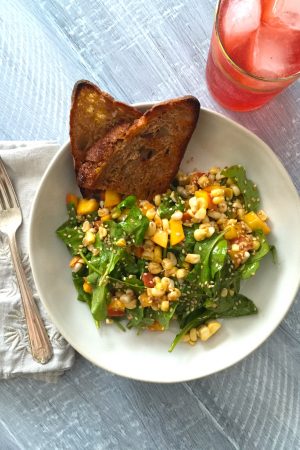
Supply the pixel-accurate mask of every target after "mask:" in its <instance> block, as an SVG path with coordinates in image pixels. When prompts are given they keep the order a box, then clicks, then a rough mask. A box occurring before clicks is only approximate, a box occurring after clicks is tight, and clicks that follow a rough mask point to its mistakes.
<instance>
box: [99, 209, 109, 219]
mask: <svg viewBox="0 0 300 450" xmlns="http://www.w3.org/2000/svg"><path fill="white" fill-rule="evenodd" d="M108 214H109V209H107V208H99V209H98V216H99V217H104V216H107V215H108Z"/></svg>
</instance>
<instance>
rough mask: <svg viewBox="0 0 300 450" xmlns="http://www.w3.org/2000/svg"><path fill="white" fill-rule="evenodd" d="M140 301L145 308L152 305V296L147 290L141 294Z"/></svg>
mask: <svg viewBox="0 0 300 450" xmlns="http://www.w3.org/2000/svg"><path fill="white" fill-rule="evenodd" d="M139 301H140V303H141V305H142V307H143V308H147V307H148V306H151V305H152V300H151V297H149V296H148V295H147V294H146V292H143V293H142V294H141V295H140V296H139Z"/></svg>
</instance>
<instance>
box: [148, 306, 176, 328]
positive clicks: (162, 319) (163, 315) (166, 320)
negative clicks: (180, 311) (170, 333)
mask: <svg viewBox="0 0 300 450" xmlns="http://www.w3.org/2000/svg"><path fill="white" fill-rule="evenodd" d="M177 305H178V303H175V304H172V305H171V306H170V309H169V311H168V312H163V311H153V317H155V319H156V320H157V321H158V322H159V323H160V325H161V326H162V327H164V330H167V329H168V328H169V325H170V320H171V319H172V317H173V316H174V314H175V311H176V308H177Z"/></svg>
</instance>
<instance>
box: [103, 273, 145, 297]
mask: <svg viewBox="0 0 300 450" xmlns="http://www.w3.org/2000/svg"><path fill="white" fill-rule="evenodd" d="M108 278H109V280H110V281H111V282H112V284H114V283H116V284H121V285H123V287H124V288H129V289H132V290H133V291H134V292H135V293H136V294H140V293H141V292H143V291H144V290H145V286H144V283H143V282H142V281H141V280H139V279H138V278H136V276H129V277H123V278H122V279H118V278H114V277H112V276H109V275H108Z"/></svg>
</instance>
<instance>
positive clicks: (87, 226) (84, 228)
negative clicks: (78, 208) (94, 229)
mask: <svg viewBox="0 0 300 450" xmlns="http://www.w3.org/2000/svg"><path fill="white" fill-rule="evenodd" d="M90 228H91V224H90V222H89V221H88V220H85V221H84V222H83V224H82V231H83V232H84V233H85V232H86V231H88V230H89V229H90Z"/></svg>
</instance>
